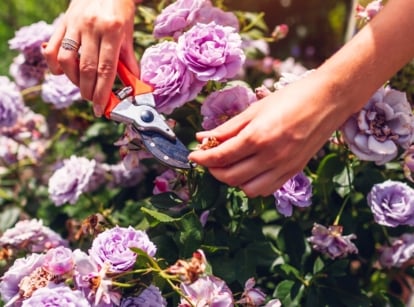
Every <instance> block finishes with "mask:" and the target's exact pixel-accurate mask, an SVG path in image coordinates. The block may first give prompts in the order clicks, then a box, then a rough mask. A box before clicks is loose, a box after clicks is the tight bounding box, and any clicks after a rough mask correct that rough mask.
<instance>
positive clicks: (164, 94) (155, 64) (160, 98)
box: [141, 41, 205, 114]
mask: <svg viewBox="0 0 414 307" xmlns="http://www.w3.org/2000/svg"><path fill="white" fill-rule="evenodd" d="M177 52H178V51H177V43H175V42H169V41H164V42H162V43H159V44H157V45H154V46H151V47H149V48H147V49H146V50H145V52H144V54H143V55H142V59H141V78H142V80H143V81H145V82H147V83H148V84H150V85H152V86H153V87H154V91H153V94H154V98H155V104H156V107H157V110H158V111H160V112H162V113H165V114H170V113H171V112H172V111H173V110H174V109H175V108H178V107H180V106H182V105H183V104H185V103H186V102H187V101H190V100H192V99H194V98H195V97H197V95H198V94H199V93H200V91H201V89H202V88H203V86H204V85H205V82H203V81H199V80H197V79H196V78H195V75H194V73H192V72H191V71H190V70H189V69H188V67H187V65H186V64H185V63H183V62H181V61H180V60H179V59H178V57H177Z"/></svg>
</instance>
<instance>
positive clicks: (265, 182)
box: [239, 169, 294, 198]
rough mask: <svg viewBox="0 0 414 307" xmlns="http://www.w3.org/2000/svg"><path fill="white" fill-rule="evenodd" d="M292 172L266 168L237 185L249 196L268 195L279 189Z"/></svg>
mask: <svg viewBox="0 0 414 307" xmlns="http://www.w3.org/2000/svg"><path fill="white" fill-rule="evenodd" d="M293 176H294V174H292V175H291V173H290V172H288V173H282V174H281V173H278V171H277V170H276V169H272V170H268V171H266V172H263V173H261V174H259V175H258V176H256V177H255V178H253V179H251V180H249V181H248V182H245V183H243V184H241V185H239V188H240V189H242V190H243V192H244V193H245V194H246V195H247V196H248V197H250V198H253V197H258V196H269V195H271V194H273V193H274V192H276V191H277V190H278V189H280V188H281V187H282V186H283V185H284V184H285V183H286V182H287V181H288V180H289V179H290V178H292V177H293Z"/></svg>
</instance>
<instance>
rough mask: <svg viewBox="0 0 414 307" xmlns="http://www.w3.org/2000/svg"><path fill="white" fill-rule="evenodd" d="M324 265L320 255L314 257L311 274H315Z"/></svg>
mask: <svg viewBox="0 0 414 307" xmlns="http://www.w3.org/2000/svg"><path fill="white" fill-rule="evenodd" d="M324 267H325V264H324V263H323V261H322V259H321V258H320V257H317V258H316V259H315V262H314V263H313V274H316V273H318V272H320V271H322V269H323V268H324Z"/></svg>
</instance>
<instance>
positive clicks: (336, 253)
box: [308, 223, 358, 259]
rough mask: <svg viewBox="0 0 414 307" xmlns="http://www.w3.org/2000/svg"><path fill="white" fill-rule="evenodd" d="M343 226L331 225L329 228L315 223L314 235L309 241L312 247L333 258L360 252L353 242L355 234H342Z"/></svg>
mask: <svg viewBox="0 0 414 307" xmlns="http://www.w3.org/2000/svg"><path fill="white" fill-rule="evenodd" d="M342 230H343V229H342V226H338V225H336V226H329V227H328V228H326V227H324V226H322V225H319V224H317V223H315V224H314V225H313V228H312V236H311V237H309V238H308V242H309V243H311V244H312V248H313V249H314V250H316V251H319V252H321V253H323V254H325V255H327V256H328V257H329V258H331V259H336V258H340V257H345V256H347V255H348V254H351V253H358V249H357V247H356V246H355V245H354V243H352V242H351V240H352V239H356V236H355V235H354V234H350V235H346V236H343V235H342Z"/></svg>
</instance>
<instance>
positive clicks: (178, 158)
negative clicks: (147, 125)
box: [140, 131, 192, 169]
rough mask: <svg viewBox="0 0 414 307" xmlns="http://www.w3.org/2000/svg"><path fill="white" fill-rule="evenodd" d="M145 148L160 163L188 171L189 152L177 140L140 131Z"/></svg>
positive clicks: (189, 165) (153, 132) (151, 132)
mask: <svg viewBox="0 0 414 307" xmlns="http://www.w3.org/2000/svg"><path fill="white" fill-rule="evenodd" d="M140 134H141V137H142V142H143V144H144V146H145V148H146V149H147V150H148V151H149V152H150V153H151V154H152V155H153V156H154V157H155V158H156V159H157V160H159V161H160V162H162V163H164V164H166V165H168V166H172V167H175V168H181V169H189V168H191V167H192V164H191V163H190V162H189V161H188V159H187V156H188V154H189V151H188V149H187V147H185V146H184V144H183V143H181V142H180V140H178V138H175V139H174V140H173V139H169V138H166V137H164V136H163V135H161V134H160V133H158V132H156V131H141V132H140Z"/></svg>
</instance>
